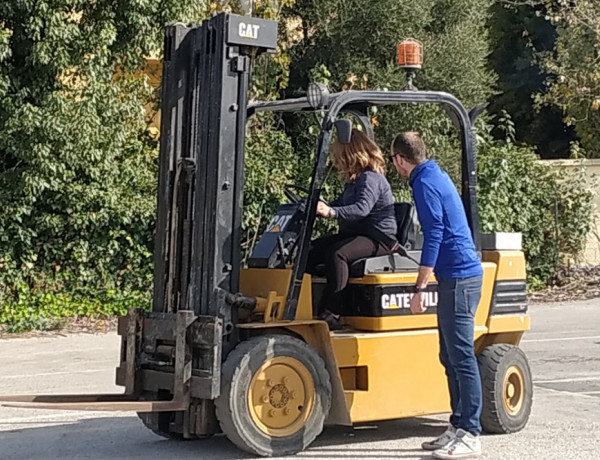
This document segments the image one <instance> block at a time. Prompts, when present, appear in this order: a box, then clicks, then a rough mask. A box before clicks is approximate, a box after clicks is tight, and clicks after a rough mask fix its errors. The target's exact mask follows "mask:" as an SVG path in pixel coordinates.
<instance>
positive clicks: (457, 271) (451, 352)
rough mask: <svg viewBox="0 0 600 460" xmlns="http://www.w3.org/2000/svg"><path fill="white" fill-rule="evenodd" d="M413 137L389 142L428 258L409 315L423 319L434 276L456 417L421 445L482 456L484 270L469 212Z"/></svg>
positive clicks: (447, 453)
mask: <svg viewBox="0 0 600 460" xmlns="http://www.w3.org/2000/svg"><path fill="white" fill-rule="evenodd" d="M426 153H427V152H426V147H425V143H424V142H423V140H422V139H421V137H420V136H419V134H417V133H415V132H407V133H401V134H399V135H397V136H396V138H395V139H394V141H393V142H392V147H391V156H392V162H393V163H394V166H395V167H396V170H397V171H398V173H399V174H400V175H401V176H402V177H403V178H405V179H409V182H410V185H411V187H412V190H413V199H414V202H415V205H416V207H417V214H418V216H419V221H420V223H421V227H422V229H423V237H424V241H423V253H422V255H421V265H420V267H419V275H418V278H417V284H416V286H415V292H416V293H415V295H414V297H413V298H412V300H411V303H410V309H411V311H412V312H413V313H414V314H419V313H424V312H425V310H426V308H425V306H424V296H423V295H422V291H423V290H424V289H425V288H426V287H427V283H428V282H429V278H430V277H431V275H432V273H434V272H435V276H436V278H437V281H438V292H439V303H438V308H437V318H438V327H439V337H440V361H441V363H442V365H443V366H444V368H445V369H446V375H447V377H448V388H449V390H450V402H451V406H452V415H451V416H450V424H449V425H448V429H447V430H446V431H445V432H444V433H443V434H441V435H440V436H439V437H438V438H436V439H434V440H433V441H430V442H425V443H423V444H422V447H423V449H425V450H432V451H434V452H433V456H434V457H436V458H442V459H455V458H467V457H475V456H479V455H481V443H480V441H479V434H480V433H481V425H480V423H479V417H480V415H481V406H482V396H481V380H480V377H479V368H478V365H477V358H476V357H475V349H474V339H473V330H474V317H475V312H476V311H477V305H478V304H479V299H480V298H481V284H482V280H483V269H482V266H481V261H480V259H479V257H478V255H477V252H476V250H475V244H474V243H473V238H472V235H471V230H470V228H469V225H468V223H467V216H466V214H465V210H464V207H463V204H462V201H461V199H460V196H459V194H458V191H457V190H456V187H455V186H454V184H453V183H452V180H451V179H450V177H449V176H448V174H447V173H446V172H445V171H442V169H440V167H439V166H438V165H437V163H436V162H435V161H433V160H427V155H426Z"/></svg>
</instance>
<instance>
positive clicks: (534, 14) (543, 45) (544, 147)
mask: <svg viewBox="0 0 600 460" xmlns="http://www.w3.org/2000/svg"><path fill="white" fill-rule="evenodd" d="M519 3H521V2H519ZM542 11H543V7H541V6H540V5H537V6H536V5H534V6H532V5H525V4H519V5H513V4H512V2H511V4H508V3H507V2H503V1H499V2H496V4H495V5H493V7H492V15H491V17H490V18H489V26H490V40H491V44H492V52H491V54H490V56H489V59H488V62H489V66H490V68H491V69H492V70H493V71H494V72H495V73H497V74H498V81H497V84H496V92H495V94H494V96H493V97H492V98H491V100H490V105H489V108H488V111H489V113H491V114H493V115H498V116H500V115H501V114H502V112H503V111H506V112H508V113H509V114H510V116H511V117H512V119H513V120H514V122H515V128H516V133H515V138H516V140H517V141H518V142H519V143H523V144H526V145H531V146H534V147H536V148H537V152H538V153H539V154H540V156H541V157H542V158H568V157H569V153H570V144H571V142H573V141H574V140H575V139H576V135H575V130H574V128H573V127H572V126H566V125H565V123H564V121H563V111H562V110H561V109H559V108H558V107H556V106H555V105H543V106H539V105H536V103H535V100H534V96H535V95H536V94H539V93H542V92H544V91H546V85H545V83H546V80H547V79H548V78H549V77H550V75H549V74H547V73H546V70H545V69H543V68H542V66H541V64H540V62H539V56H540V54H541V53H547V52H549V51H551V50H552V49H553V48H554V44H555V42H556V28H555V27H554V25H553V24H552V23H551V22H550V21H548V20H547V19H546V18H545V17H544V15H543V14H540V13H541V12H542ZM494 135H496V136H497V137H498V138H499V139H503V138H504V137H503V136H504V134H503V133H501V132H494Z"/></svg>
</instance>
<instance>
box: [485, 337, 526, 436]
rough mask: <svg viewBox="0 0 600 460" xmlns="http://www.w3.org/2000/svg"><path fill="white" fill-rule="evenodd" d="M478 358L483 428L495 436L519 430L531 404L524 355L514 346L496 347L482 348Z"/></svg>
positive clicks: (524, 421) (524, 423)
mask: <svg viewBox="0 0 600 460" xmlns="http://www.w3.org/2000/svg"><path fill="white" fill-rule="evenodd" d="M477 359H478V361H479V372H480V374H481V387H482V390H483V410H482V412H481V426H482V428H483V429H484V430H485V431H486V432H488V433H498V434H507V433H515V432H517V431H520V430H522V429H523V428H524V427H525V425H527V422H528V420H529V414H530V413H531V405H532V401H533V382H532V380H531V371H530V369H529V363H528V362H527V356H525V353H523V351H522V350H521V349H520V348H519V347H516V346H514V345H508V344H495V345H490V346H489V347H486V348H484V349H483V351H482V352H481V353H480V354H479V356H478V357H477ZM510 387H512V389H511V388H510Z"/></svg>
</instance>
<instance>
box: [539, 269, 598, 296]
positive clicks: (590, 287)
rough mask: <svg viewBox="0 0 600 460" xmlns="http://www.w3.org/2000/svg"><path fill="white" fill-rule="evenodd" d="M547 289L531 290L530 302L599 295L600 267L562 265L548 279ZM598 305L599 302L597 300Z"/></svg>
mask: <svg viewBox="0 0 600 460" xmlns="http://www.w3.org/2000/svg"><path fill="white" fill-rule="evenodd" d="M549 285H550V286H549V287H548V289H544V290H543V291H537V292H532V293H531V294H529V300H530V301H532V302H568V301H572V300H587V299H595V298H599V297H600V267H590V268H572V267H564V268H561V269H559V270H558V271H557V272H556V275H554V277H552V279H551V280H550V283H549ZM598 303H599V305H600V302H598Z"/></svg>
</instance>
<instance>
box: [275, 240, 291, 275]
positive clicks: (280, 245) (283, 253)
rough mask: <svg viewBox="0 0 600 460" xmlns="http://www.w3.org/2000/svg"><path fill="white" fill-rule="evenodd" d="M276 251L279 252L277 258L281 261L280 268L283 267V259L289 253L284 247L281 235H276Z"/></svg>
mask: <svg viewBox="0 0 600 460" xmlns="http://www.w3.org/2000/svg"><path fill="white" fill-rule="evenodd" d="M277 251H278V252H279V260H280V261H281V265H280V268H285V261H286V260H287V256H288V255H289V253H288V251H287V249H285V246H284V244H283V238H282V237H281V236H278V237H277Z"/></svg>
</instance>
